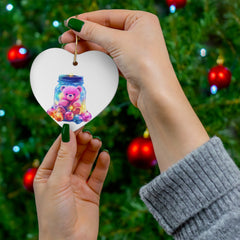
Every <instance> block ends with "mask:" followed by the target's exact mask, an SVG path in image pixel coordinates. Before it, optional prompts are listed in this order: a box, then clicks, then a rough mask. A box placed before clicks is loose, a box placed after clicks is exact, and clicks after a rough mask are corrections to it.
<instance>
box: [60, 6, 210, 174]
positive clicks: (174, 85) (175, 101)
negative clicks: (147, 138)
mask: <svg viewBox="0 0 240 240" xmlns="http://www.w3.org/2000/svg"><path fill="white" fill-rule="evenodd" d="M74 18H75V19H74ZM76 19H80V20H82V21H83V22H82V21H78V20H76ZM83 23H84V24H83ZM66 26H68V27H70V28H71V30H69V31H67V32H65V33H63V35H62V36H61V37H60V38H59V39H60V42H62V43H67V44H66V46H65V49H66V50H68V51H70V52H74V49H75V35H77V36H78V37H80V41H79V44H78V46H77V50H78V53H82V52H85V51H87V50H99V51H103V52H106V53H107V54H109V55H110V56H112V57H113V60H114V61H115V63H116V64H117V66H118V69H119V71H120V72H121V74H122V75H123V76H124V77H125V78H126V80H127V87H128V94H129V98H130V100H131V102H132V103H133V104H134V105H135V106H136V107H138V108H139V110H140V111H141V113H142V115H143V117H144V120H145V122H146V124H147V127H148V129H149V132H150V135H151V139H152V142H153V146H154V151H155V154H156V157H157V160H158V165H159V167H160V170H161V171H165V170H166V169H167V168H169V167H170V166H171V165H173V164H174V163H176V162H177V161H179V160H180V159H181V158H183V157H184V156H185V155H186V154H187V153H190V152H191V151H193V150H194V149H196V148H197V147H199V146H200V145H202V144H203V143H205V142H206V141H208V140H209V137H208V135H207V132H206V131H205V129H204V127H203V126H202V124H201V122H200V120H199V119H198V117H197V116H196V114H195V112H194V111H193V109H192V107H191V105H190V104H189V102H188V99H187V98H186V96H185V94H184V92H183V90H182V88H181V86H180V84H179V82H178V79H177V77H176V75H175V72H174V69H173V67H172V64H171V62H170V59H169V55H168V51H167V48H166V45H165V41H164V38H163V34H162V30H161V27H160V24H159V20H158V18H157V16H155V15H153V14H151V13H147V12H142V11H130V10H100V11H95V12H88V13H83V14H80V15H78V16H77V17H73V19H72V18H70V19H68V20H67V21H66ZM73 29H75V31H74V30H73Z"/></svg>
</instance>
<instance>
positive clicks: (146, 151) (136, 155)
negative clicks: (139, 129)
mask: <svg viewBox="0 0 240 240" xmlns="http://www.w3.org/2000/svg"><path fill="white" fill-rule="evenodd" d="M127 156H128V161H129V162H130V163H131V164H132V165H133V166H135V167H138V168H143V169H147V168H151V167H153V166H154V165H156V163H157V160H156V156H155V153H154V150H153V144H152V141H151V139H150V138H144V137H137V138H135V139H133V140H132V141H131V142H130V144H129V146H128V149H127Z"/></svg>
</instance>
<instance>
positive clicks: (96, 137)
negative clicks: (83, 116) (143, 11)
mask: <svg viewBox="0 0 240 240" xmlns="http://www.w3.org/2000/svg"><path fill="white" fill-rule="evenodd" d="M93 138H94V139H98V140H99V141H102V139H101V138H100V137H99V136H94V137H93Z"/></svg>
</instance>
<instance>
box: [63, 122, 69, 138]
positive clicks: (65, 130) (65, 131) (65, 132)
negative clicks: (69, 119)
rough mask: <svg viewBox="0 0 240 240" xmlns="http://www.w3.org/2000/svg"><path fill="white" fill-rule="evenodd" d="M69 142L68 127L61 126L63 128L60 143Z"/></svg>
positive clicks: (65, 125)
mask: <svg viewBox="0 0 240 240" xmlns="http://www.w3.org/2000/svg"><path fill="white" fill-rule="evenodd" d="M69 140H70V135H69V125H68V124H63V127H62V141H63V142H69Z"/></svg>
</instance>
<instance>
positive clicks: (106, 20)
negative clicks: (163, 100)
mask: <svg viewBox="0 0 240 240" xmlns="http://www.w3.org/2000/svg"><path fill="white" fill-rule="evenodd" d="M77 19H81V20H83V21H84V24H83V26H82V28H81V27H80V26H81V22H79V21H76V18H75V19H71V20H70V21H69V19H68V21H67V23H66V25H67V26H69V27H71V29H72V30H69V31H67V32H65V33H64V34H62V36H61V37H60V42H62V43H67V44H66V45H65V47H64V48H65V49H66V50H68V51H70V52H74V50H75V35H77V36H79V38H80V41H79V44H78V46H77V50H78V53H82V52H85V51H87V50H99V51H103V52H106V53H107V54H109V55H110V56H112V57H113V60H114V61H115V63H116V64H117V66H118V69H119V70H120V72H121V74H122V75H123V76H124V77H125V78H126V80H127V87H128V93H129V98H130V100H131V102H132V103H133V104H134V105H135V106H137V107H139V108H140V109H141V106H142V105H143V103H142V102H143V101H145V96H146V98H148V97H149V95H150V96H152V94H153V93H154V92H153V89H156V88H158V89H162V90H161V91H163V90H164V88H165V85H166V84H167V82H169V80H170V79H172V78H173V77H175V73H174V70H173V68H172V65H171V63H170V60H169V55H168V51H167V49H166V46H165V41H164V38H163V35H162V30H161V27H160V24H159V20H158V18H157V16H156V15H154V14H151V13H148V12H143V11H130V10H101V11H95V12H89V13H83V14H80V15H78V16H77ZM74 20H75V21H74ZM71 21H72V22H71ZM82 23H83V22H82ZM79 25H80V26H79ZM74 28H75V30H77V31H73V30H74ZM80 28H81V30H80ZM154 75H157V76H159V75H160V76H161V75H162V76H165V77H167V79H166V78H163V77H162V78H160V79H159V78H155V77H154ZM174 80H176V78H175V79H174ZM158 94H159V92H158Z"/></svg>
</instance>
